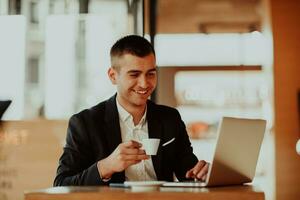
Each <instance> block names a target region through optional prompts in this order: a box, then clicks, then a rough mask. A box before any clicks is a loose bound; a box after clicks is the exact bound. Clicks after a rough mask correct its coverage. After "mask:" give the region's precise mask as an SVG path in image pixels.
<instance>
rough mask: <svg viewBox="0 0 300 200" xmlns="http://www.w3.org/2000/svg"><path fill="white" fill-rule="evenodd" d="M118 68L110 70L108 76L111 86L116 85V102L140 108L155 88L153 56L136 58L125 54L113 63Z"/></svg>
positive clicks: (155, 77) (155, 76)
mask: <svg viewBox="0 0 300 200" xmlns="http://www.w3.org/2000/svg"><path fill="white" fill-rule="evenodd" d="M115 64H116V65H117V66H118V68H117V69H114V68H110V69H109V71H108V75H109V78H110V80H111V81H112V83H113V84H115V85H117V91H118V95H117V98H118V101H119V103H120V104H121V105H122V106H124V107H125V108H126V107H128V106H129V107H132V106H134V107H142V108H144V106H145V105H146V102H147V99H148V97H149V96H150V95H151V93H152V92H153V90H154V89H155V87H156V82H157V75H156V62H155V56H154V55H153V54H149V55H147V56H145V57H138V56H134V55H131V54H125V55H123V56H121V57H120V58H118V59H117V61H116V63H115Z"/></svg>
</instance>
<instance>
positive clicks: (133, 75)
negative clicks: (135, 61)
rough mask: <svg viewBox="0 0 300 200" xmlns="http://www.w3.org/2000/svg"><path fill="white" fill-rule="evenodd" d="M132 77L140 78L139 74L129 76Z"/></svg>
mask: <svg viewBox="0 0 300 200" xmlns="http://www.w3.org/2000/svg"><path fill="white" fill-rule="evenodd" d="M129 76H130V77H138V74H129Z"/></svg>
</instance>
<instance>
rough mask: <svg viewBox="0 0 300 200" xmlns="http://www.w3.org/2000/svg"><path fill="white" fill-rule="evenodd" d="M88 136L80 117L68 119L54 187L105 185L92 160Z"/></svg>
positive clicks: (74, 116) (75, 116)
mask: <svg viewBox="0 0 300 200" xmlns="http://www.w3.org/2000/svg"><path fill="white" fill-rule="evenodd" d="M93 157H94V155H93V150H92V147H91V143H90V138H89V134H88V132H87V129H86V127H85V123H84V120H83V118H80V115H78V114H77V115H73V116H72V117H71V118H70V121H69V126H68V129H67V138H66V144H65V147H64V149H63V154H62V155H61V157H60V159H59V165H58V168H57V173H56V177H55V180H54V184H53V185H54V186H70V185H105V184H107V182H103V181H102V180H101V178H100V175H99V173H98V168H97V162H95V160H94V159H93Z"/></svg>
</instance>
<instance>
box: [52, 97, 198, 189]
mask: <svg viewBox="0 0 300 200" xmlns="http://www.w3.org/2000/svg"><path fill="white" fill-rule="evenodd" d="M146 117H147V121H148V132H149V138H160V139H161V142H160V146H159V148H158V153H157V155H156V156H152V161H153V166H154V170H155V172H156V176H157V179H158V180H165V181H173V173H175V175H176V177H177V178H178V179H179V180H183V179H185V173H186V171H187V170H189V169H191V168H192V167H193V166H194V165H195V164H196V163H197V161H198V160H197V158H196V156H195V155H194V154H193V149H192V147H191V144H190V141H189V138H188V135H187V133H186V129H185V125H184V123H183V121H182V120H181V117H180V115H179V113H178V111H177V110H175V109H173V108H170V107H167V106H162V105H156V104H155V103H153V102H151V101H148V102H147V116H146ZM172 138H175V141H174V142H172V143H170V144H168V145H166V146H164V147H163V146H161V145H162V144H163V143H165V142H167V141H169V140H171V139H172ZM121 142H122V141H121V131H120V124H119V114H118V110H117V105H116V95H115V96H113V97H111V98H110V99H109V100H107V101H104V102H101V103H100V104H98V105H96V106H94V107H92V108H90V109H87V110H84V111H82V112H80V113H78V114H75V115H73V116H72V117H71V118H70V121H69V127H68V131H67V138H66V145H65V147H64V151H63V154H62V156H61V157H60V160H59V166H58V169H57V174H56V177H55V180H54V186H63V185H104V184H108V183H110V182H124V181H125V173H124V171H123V172H120V173H115V174H113V176H112V178H111V180H110V181H109V182H103V181H102V180H101V178H100V176H99V173H98V170H97V161H99V160H101V159H104V158H106V157H107V156H109V155H110V154H111V153H112V152H113V151H114V150H115V148H116V147H117V146H118V145H119V144H120V143H121Z"/></svg>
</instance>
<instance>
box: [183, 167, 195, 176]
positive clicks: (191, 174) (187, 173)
mask: <svg viewBox="0 0 300 200" xmlns="http://www.w3.org/2000/svg"><path fill="white" fill-rule="evenodd" d="M193 170H194V168H193V169H190V170H189V171H187V172H186V174H185V177H186V178H194V174H193Z"/></svg>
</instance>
